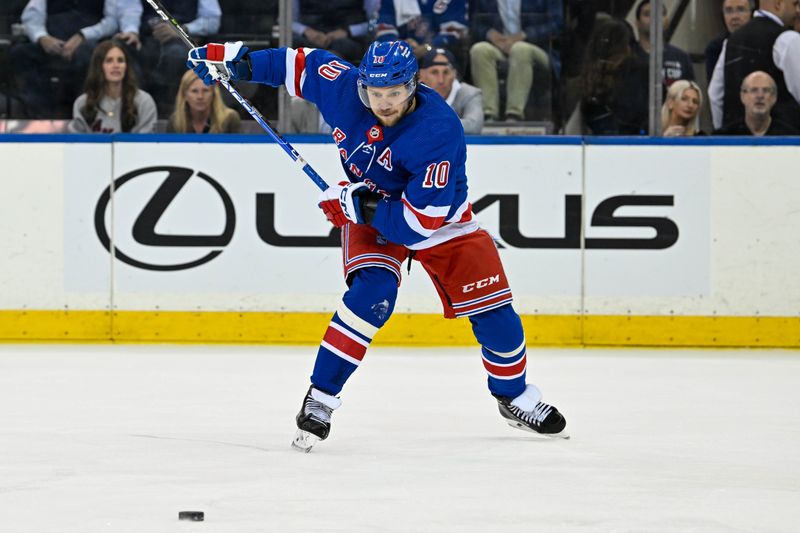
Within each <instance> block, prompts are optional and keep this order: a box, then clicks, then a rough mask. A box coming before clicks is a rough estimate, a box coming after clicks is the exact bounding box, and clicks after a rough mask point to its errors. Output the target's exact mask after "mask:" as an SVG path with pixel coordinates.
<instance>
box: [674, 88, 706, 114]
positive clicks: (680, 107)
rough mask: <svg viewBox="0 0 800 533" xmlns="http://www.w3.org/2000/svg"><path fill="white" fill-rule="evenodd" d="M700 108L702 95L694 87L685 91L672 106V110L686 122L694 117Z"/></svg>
mask: <svg viewBox="0 0 800 533" xmlns="http://www.w3.org/2000/svg"><path fill="white" fill-rule="evenodd" d="M698 109H700V95H699V94H697V91H695V90H694V89H686V90H685V91H683V94H682V95H680V97H679V98H678V99H677V100H676V101H675V103H674V104H673V106H672V112H673V113H674V114H675V115H676V116H677V117H678V118H680V119H681V120H682V121H684V122H688V121H690V120H692V119H694V117H696V116H697V110H698Z"/></svg>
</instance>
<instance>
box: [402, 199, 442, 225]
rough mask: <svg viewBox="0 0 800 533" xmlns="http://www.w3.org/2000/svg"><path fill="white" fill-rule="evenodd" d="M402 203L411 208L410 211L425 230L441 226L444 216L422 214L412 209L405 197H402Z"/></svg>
mask: <svg viewBox="0 0 800 533" xmlns="http://www.w3.org/2000/svg"><path fill="white" fill-rule="evenodd" d="M403 204H404V205H405V206H406V208H408V209H409V210H411V212H412V213H414V216H415V217H416V219H417V220H419V223H420V225H421V226H422V227H423V228H425V229H427V230H431V231H432V230H437V229H439V228H441V227H442V224H444V219H445V217H429V216H428V215H424V214H422V213H420V212H419V211H417V210H416V209H414V206H413V205H411V204H410V203H409V202H408V200H406V199H405V198H403Z"/></svg>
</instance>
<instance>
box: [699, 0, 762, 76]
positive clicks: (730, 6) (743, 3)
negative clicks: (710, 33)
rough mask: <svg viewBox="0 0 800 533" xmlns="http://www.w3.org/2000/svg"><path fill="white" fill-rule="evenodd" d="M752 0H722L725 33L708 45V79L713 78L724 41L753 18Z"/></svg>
mask: <svg viewBox="0 0 800 533" xmlns="http://www.w3.org/2000/svg"><path fill="white" fill-rule="evenodd" d="M751 1H752V0H725V1H724V2H722V19H723V20H724V22H725V33H724V34H722V35H720V36H719V37H715V38H714V39H713V40H711V42H709V43H708V46H706V51H705V54H704V55H705V56H706V76H707V77H706V79H709V80H710V79H711V75H712V74H714V65H716V64H717V59H719V54H720V53H721V52H722V43H724V42H725V39H727V38H728V37H730V35H731V33H733V32H735V31H736V30H738V29H739V28H741V27H742V26H744V25H745V24H747V23H748V22H750V19H751V18H753V8H752V6H751Z"/></svg>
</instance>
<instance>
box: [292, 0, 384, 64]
mask: <svg viewBox="0 0 800 533" xmlns="http://www.w3.org/2000/svg"><path fill="white" fill-rule="evenodd" d="M292 1H293V4H292V16H293V17H294V22H293V23H292V32H293V33H294V41H293V42H292V47H294V48H301V47H304V46H307V47H311V48H324V49H325V50H330V51H331V52H333V53H334V54H336V55H338V56H339V57H341V58H343V59H345V60H347V61H349V62H350V63H353V64H354V65H357V64H358V63H359V62H360V61H361V57H362V56H363V55H364V51H365V50H366V49H367V46H368V45H369V37H368V31H369V23H368V22H367V9H370V8H369V7H368V6H370V5H371V4H370V3H369V0H333V1H331V0H292Z"/></svg>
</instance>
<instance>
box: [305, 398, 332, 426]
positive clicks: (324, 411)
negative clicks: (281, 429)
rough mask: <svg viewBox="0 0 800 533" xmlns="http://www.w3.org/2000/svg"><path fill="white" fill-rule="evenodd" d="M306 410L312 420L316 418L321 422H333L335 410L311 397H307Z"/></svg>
mask: <svg viewBox="0 0 800 533" xmlns="http://www.w3.org/2000/svg"><path fill="white" fill-rule="evenodd" d="M304 410H305V412H306V414H310V415H311V417H312V418H316V419H317V420H319V421H320V422H325V423H328V422H330V421H331V413H332V412H333V409H331V408H330V407H328V406H327V405H325V404H323V403H322V402H318V401H317V400H315V399H314V398H312V397H311V395H309V396H306V406H305V409H304Z"/></svg>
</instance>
